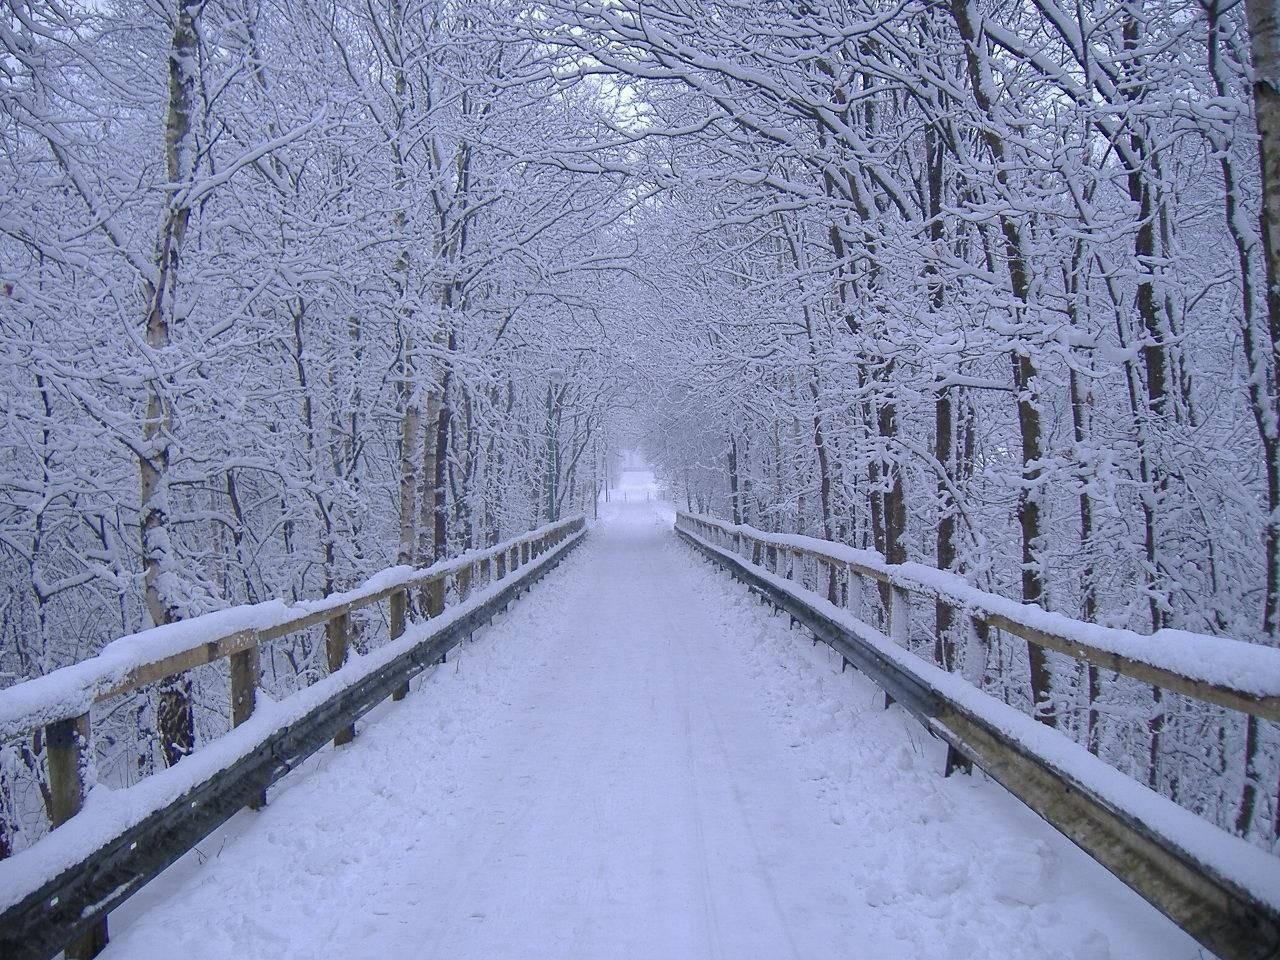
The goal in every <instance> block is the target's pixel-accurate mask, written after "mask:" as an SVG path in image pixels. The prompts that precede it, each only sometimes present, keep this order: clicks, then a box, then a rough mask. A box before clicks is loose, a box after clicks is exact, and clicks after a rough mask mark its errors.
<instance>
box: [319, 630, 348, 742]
mask: <svg viewBox="0 0 1280 960" xmlns="http://www.w3.org/2000/svg"><path fill="white" fill-rule="evenodd" d="M350 642H351V614H350V613H347V612H346V611H345V610H344V611H343V612H342V613H340V614H338V615H337V616H336V617H334V618H333V619H332V620H330V621H329V622H328V623H326V624H325V625H324V647H325V653H326V654H328V657H329V672H330V673H334V672H336V671H338V670H341V669H342V665H343V664H344V663H346V662H347V645H348V644H349V643H350ZM355 738H356V728H355V725H354V724H353V725H351V726H346V727H342V728H341V729H339V730H338V732H337V733H335V734H334V735H333V745H334V746H335V747H341V746H342V745H344V744H347V743H350V742H351V741H352V740H354V739H355Z"/></svg>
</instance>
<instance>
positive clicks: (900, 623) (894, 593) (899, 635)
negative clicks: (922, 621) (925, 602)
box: [889, 583, 911, 648]
mask: <svg viewBox="0 0 1280 960" xmlns="http://www.w3.org/2000/svg"><path fill="white" fill-rule="evenodd" d="M889 636H890V637H892V638H893V640H894V642H895V643H897V644H898V645H899V646H901V647H904V648H909V645H910V642H911V594H909V593H908V592H907V591H906V590H903V589H902V588H901V587H899V586H898V585H897V584H896V583H891V584H890V585H889Z"/></svg>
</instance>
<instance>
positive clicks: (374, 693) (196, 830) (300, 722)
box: [0, 517, 586, 960]
mask: <svg viewBox="0 0 1280 960" xmlns="http://www.w3.org/2000/svg"><path fill="white" fill-rule="evenodd" d="M585 526H586V522H585V520H584V519H582V518H581V517H578V518H574V519H572V520H568V521H565V522H563V523H561V524H557V525H555V526H553V527H551V528H543V529H541V530H539V531H535V532H534V535H532V536H528V537H525V538H521V539H519V540H517V541H514V542H512V543H511V544H508V545H504V547H503V548H500V549H502V550H505V551H506V552H507V555H506V556H503V554H502V553H499V554H498V555H497V556H489V555H487V554H486V553H481V554H479V555H473V556H471V557H469V558H467V559H466V561H465V563H463V564H461V565H452V566H450V567H449V568H448V569H446V570H443V571H442V570H433V571H432V572H431V574H430V575H429V576H426V577H419V578H413V577H410V578H406V579H405V580H403V582H397V584H396V585H395V586H394V587H393V588H389V589H386V590H380V591H373V592H371V593H370V594H369V595H368V596H363V597H361V598H360V600H359V601H358V603H359V604H360V605H364V604H368V603H373V602H377V600H380V599H384V598H389V599H391V600H392V602H393V604H394V603H395V602H396V597H397V595H398V596H399V597H400V600H399V603H400V604H401V605H402V606H401V610H400V617H401V620H400V623H399V630H396V628H395V626H393V631H392V632H393V636H398V635H399V634H400V633H402V632H403V629H404V621H403V616H404V612H403V611H404V608H403V604H404V603H405V602H406V598H405V591H407V590H409V589H414V588H423V587H425V588H428V590H429V591H430V592H429V597H432V598H435V597H438V600H439V606H438V607H437V606H436V605H435V604H434V603H433V602H431V601H430V600H429V602H428V607H429V611H428V612H433V613H434V614H435V615H438V614H439V613H441V612H442V610H443V601H444V596H445V591H444V589H443V583H444V580H443V578H444V577H445V576H453V577H455V578H456V577H457V576H458V575H459V573H460V572H461V571H464V570H465V571H466V572H465V573H463V574H462V576H463V577H464V578H465V579H466V580H467V581H468V582H470V579H471V570H472V568H473V567H475V566H476V565H478V564H484V563H490V562H492V563H494V564H498V567H497V574H498V575H497V577H496V578H495V579H496V580H497V581H499V582H500V586H499V587H498V588H496V589H491V595H489V596H485V597H484V599H483V600H480V601H479V602H475V603H472V604H471V605H470V607H469V608H467V609H465V610H464V611H463V612H461V613H460V614H459V615H458V616H456V617H446V618H443V620H442V623H441V626H440V627H439V628H438V629H436V630H434V631H431V630H430V629H429V628H430V621H428V622H427V624H426V625H425V626H426V628H427V629H428V631H429V632H428V633H427V635H426V636H425V637H424V638H423V639H422V640H420V641H418V642H417V643H415V644H413V646H411V647H409V648H408V649H406V650H404V651H403V652H400V653H399V654H398V655H396V656H394V658H393V659H391V660H390V661H389V662H387V663H385V664H382V665H380V666H378V667H377V668H376V669H374V670H372V671H371V672H368V673H362V674H358V675H357V676H356V678H355V679H354V680H353V681H352V682H351V683H350V684H348V685H346V686H343V687H342V688H341V689H340V690H338V691H337V692H336V693H334V694H332V695H331V696H329V697H327V698H326V699H325V700H323V701H322V702H320V703H318V704H316V705H315V706H313V707H312V708H311V709H309V710H307V711H306V712H305V714H303V715H301V716H298V717H295V718H294V719H292V720H291V721H290V722H288V723H286V724H285V725H283V726H281V727H279V728H278V729H276V730H274V731H273V732H272V733H270V734H269V735H268V736H266V737H264V738H263V739H261V740H260V741H259V742H258V743H257V744H256V746H254V747H253V749H252V750H251V751H250V752H248V753H246V754H244V755H242V756H240V758H239V759H237V760H236V761H234V762H233V763H231V764H230V765H229V766H227V767H225V768H221V769H218V770H216V771H214V772H213V773H212V774H211V775H210V776H208V777H206V778H204V779H202V780H201V781H200V782H198V783H196V784H195V785H194V786H193V787H191V788H190V789H189V790H187V791H186V792H184V793H183V794H182V795H181V796H179V797H178V798H177V799H175V800H173V801H172V802H170V803H168V804H167V805H165V806H164V807H162V808H161V809H157V810H155V811H153V812H152V813H151V814H150V815H148V816H147V817H146V818H145V819H143V820H142V821H141V822H139V823H137V824H135V825H134V826H131V827H129V828H127V829H124V830H122V831H121V832H119V833H118V834H116V835H115V836H113V837H112V838H111V839H110V841H109V842H107V843H105V844H104V845H102V846H100V847H98V848H97V849H95V850H94V851H92V852H91V853H89V854H88V855H86V856H83V857H80V858H78V859H77V860H76V861H75V862H73V863H69V864H66V865H65V866H64V868H63V869H61V870H60V872H59V873H58V874H57V876H55V877H53V878H52V879H50V880H48V881H47V882H44V883H40V884H39V885H38V886H35V887H34V888H33V889H32V890H31V891H30V892H29V893H28V894H27V895H26V896H24V897H23V898H22V899H21V900H19V901H18V902H16V903H13V904H12V905H10V906H9V907H7V908H6V909H4V910H3V911H2V912H0V957H4V958H6V960H46V958H48V957H51V956H53V955H55V954H56V953H57V952H58V951H59V950H62V949H64V948H66V947H67V946H68V944H72V948H71V949H70V950H69V951H68V954H69V955H70V954H72V953H78V954H80V955H85V956H87V955H91V954H92V953H94V952H96V951H97V950H100V949H101V948H102V946H103V945H105V942H106V937H105V921H106V917H107V915H108V913H109V912H110V911H111V910H112V909H114V908H115V907H118V906H119V905H120V904H121V903H122V902H124V901H125V900H126V899H128V898H129V897H130V896H132V895H133V894H134V893H136V892H137V891H138V890H139V889H141V887H142V886H144V885H145V884H146V883H147V882H148V881H150V880H151V879H153V878H154V877H155V876H157V875H158V874H159V873H160V872H161V871H163V870H164V869H165V868H166V867H168V866H169V865H170V864H172V863H174V862H175V861H176V860H177V859H178V858H179V857H181V856H182V855H183V854H184V853H186V852H187V851H189V850H190V849H191V848H192V847H193V846H194V845H195V844H196V843H198V842H199V841H200V840H201V839H203V838H204V837H206V836H208V834H209V833H210V832H212V831H213V830H214V829H216V828H217V827H218V826H220V825H221V824H222V823H224V822H225V821H226V820H227V819H229V818H230V817H231V816H232V815H233V814H234V813H236V812H237V811H238V810H239V809H240V808H241V807H244V806H246V805H253V804H254V803H255V802H256V801H257V798H260V797H261V796H262V795H263V792H264V791H265V790H266V788H267V787H268V786H269V785H270V784H272V783H274V782H275V781H276V780H278V779H280V778H281V777H282V776H284V775H285V774H287V773H288V772H289V771H290V770H292V769H293V768H294V767H295V766H297V764H298V763H299V762H300V761H302V760H304V759H306V758H307V757H308V756H310V755H311V754H312V753H314V752H315V751H316V750H317V749H319V748H320V747H321V746H323V745H324V744H325V743H326V742H327V741H329V740H331V739H333V740H336V741H337V742H347V741H349V740H350V739H351V736H352V735H353V724H354V723H355V721H356V720H357V719H359V718H360V717H361V716H363V715H364V714H365V713H367V712H368V711H369V710H371V709H372V708H373V707H374V706H376V705H377V704H378V703H380V702H381V701H383V700H385V699H386V698H387V697H388V696H391V697H393V698H395V699H399V698H400V697H401V696H403V693H404V692H405V691H407V689H408V684H409V680H410V679H411V678H413V677H414V676H416V675H417V674H418V673H420V672H421V671H422V670H424V669H425V668H426V667H428V666H430V665H432V664H434V663H437V662H439V661H440V660H441V659H442V658H443V657H444V656H445V655H446V654H447V653H448V651H449V650H451V649H453V647H455V646H457V644H459V643H461V642H462V641H463V640H464V639H466V638H467V637H468V636H470V635H471V633H472V632H473V631H475V630H476V629H477V628H478V627H481V626H483V625H484V624H486V623H488V622H489V621H490V620H491V619H492V618H493V617H494V616H495V615H496V614H497V613H498V612H499V611H500V610H502V609H503V608H505V607H506V606H507V605H508V604H509V603H510V602H511V601H513V600H514V599H516V598H517V597H518V596H519V595H520V594H521V593H522V592H524V591H527V590H528V588H529V587H530V586H531V585H532V584H534V583H535V582H537V581H538V580H539V579H541V578H542V577H543V576H545V575H546V573H547V572H548V571H550V570H551V569H552V568H553V567H554V566H556V565H557V564H558V563H559V562H560V560H561V559H562V558H563V557H564V555H565V554H566V553H568V551H569V550H571V549H573V547H575V546H576V545H577V544H578V543H580V542H581V540H582V538H583V537H584V536H585ZM544 554H545V555H546V557H545V559H541V560H540V559H539V558H540V557H541V556H542V555H544ZM499 558H500V559H499ZM508 562H510V563H511V565H512V570H514V569H517V568H520V567H523V568H524V569H523V571H522V572H521V573H519V574H516V573H514V572H513V573H511V574H510V575H509V576H505V577H504V574H506V571H507V564H508ZM504 580H505V581H506V582H502V581H504ZM435 584H439V585H440V587H439V589H438V590H436V589H435V588H434V585H435ZM459 592H460V593H461V594H465V593H466V592H467V589H466V585H465V584H463V585H461V586H460V589H459ZM354 606H355V604H352V603H345V604H339V605H337V606H335V607H333V608H332V609H328V610H326V611H325V613H326V614H327V618H326V619H327V620H328V622H332V621H333V620H335V619H339V618H341V619H345V618H346V617H347V616H348V614H349V612H350V610H351V609H353V608H354ZM394 613H395V611H394V610H393V621H394V620H395V616H394ZM305 619H306V620H307V621H308V622H307V623H306V624H304V625H312V624H313V623H315V622H324V621H317V620H314V615H308V616H307V617H306V618H305ZM296 629H301V627H296ZM344 629H345V625H344ZM272 635H275V636H279V635H282V634H280V633H279V632H275V631H274V630H273V632H272ZM344 652H345V651H344ZM224 655H225V654H224ZM201 662H206V661H203V660H202V661H201ZM339 663H340V661H339ZM233 676H234V672H233ZM283 702H284V703H287V702H288V701H287V700H286V701H283ZM85 720H87V718H85ZM85 720H79V719H78V720H77V721H72V722H73V723H75V727H74V728H73V730H72V732H71V734H70V738H69V739H70V742H69V743H66V742H64V743H63V744H62V745H61V746H60V747H56V749H62V750H64V751H67V752H70V753H72V754H74V757H75V760H74V762H73V763H72V764H71V765H70V769H71V770H72V771H75V775H76V777H77V779H76V780H74V781H73V783H72V785H71V787H70V788H69V789H73V790H75V791H76V793H77V801H78V800H79V795H80V794H81V793H82V791H83V790H84V784H83V783H82V782H81V781H80V780H79V779H78V775H79V773H80V771H81V769H82V764H81V763H80V758H81V757H83V755H84V753H85V752H86V751H87V750H88V749H90V745H89V744H88V742H87V738H86V736H85V735H86V734H87V733H88V732H89V728H88V724H87V722H85ZM61 722H62V723H63V724H64V725H65V724H66V723H67V722H68V721H61ZM54 749H55V746H54V745H53V744H51V745H50V750H51V751H53V750H54ZM64 766H65V765H64ZM53 769H55V766H54V764H51V773H52V771H53ZM181 769H182V768H181V765H180V766H179V767H177V768H174V771H173V772H174V773H175V774H176V773H180V772H181ZM163 775H164V774H156V776H163ZM64 789H68V788H67V787H65V786H64ZM76 809H77V810H78V809H79V802H77V803H76ZM68 819H70V817H69V818H68ZM55 832H56V831H55ZM41 842H43V841H41ZM17 856H18V857H21V854H18V855H17ZM86 937H87V938H89V942H88V943H87V944H86V943H85V938H86Z"/></svg>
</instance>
